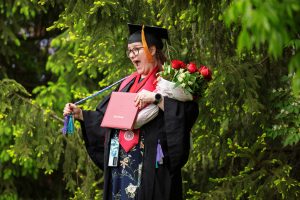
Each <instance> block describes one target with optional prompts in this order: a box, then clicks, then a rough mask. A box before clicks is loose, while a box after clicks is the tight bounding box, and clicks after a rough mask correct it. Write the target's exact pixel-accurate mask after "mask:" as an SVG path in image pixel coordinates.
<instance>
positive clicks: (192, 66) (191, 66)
mask: <svg viewBox="0 0 300 200" xmlns="http://www.w3.org/2000/svg"><path fill="white" fill-rule="evenodd" d="M187 70H188V71H189V72H190V73H191V74H192V73H195V72H196V71H197V70H198V69H197V66H196V64H195V63H192V62H191V63H190V64H188V66H187Z"/></svg>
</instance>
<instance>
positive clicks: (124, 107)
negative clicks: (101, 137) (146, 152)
mask: <svg viewBox="0 0 300 200" xmlns="http://www.w3.org/2000/svg"><path fill="white" fill-rule="evenodd" d="M135 97H136V93H128V92H112V94H111V97H110V100H109V102H108V105H107V109H106V111H105V114H104V118H103V120H102V123H101V126H102V127H107V128H117V129H130V130H131V129H133V125H134V122H135V119H136V116H137V113H138V107H136V106H135V105H134V99H135Z"/></svg>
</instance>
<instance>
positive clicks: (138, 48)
mask: <svg viewBox="0 0 300 200" xmlns="http://www.w3.org/2000/svg"><path fill="white" fill-rule="evenodd" d="M142 48H144V47H134V48H132V49H128V50H127V51H126V55H127V57H129V56H130V54H131V53H133V55H134V56H137V55H139V53H140V49H142Z"/></svg>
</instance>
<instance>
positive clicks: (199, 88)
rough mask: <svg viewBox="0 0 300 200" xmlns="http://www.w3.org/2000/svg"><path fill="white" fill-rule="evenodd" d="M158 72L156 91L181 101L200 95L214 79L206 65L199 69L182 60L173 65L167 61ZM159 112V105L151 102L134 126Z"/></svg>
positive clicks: (193, 64) (142, 111)
mask: <svg viewBox="0 0 300 200" xmlns="http://www.w3.org/2000/svg"><path fill="white" fill-rule="evenodd" d="M158 74H159V75H160V76H159V77H158V80H157V84H156V90H155V92H158V93H160V94H161V95H163V96H167V97H170V98H173V99H176V100H179V101H191V100H193V99H194V98H195V97H200V96H201V95H202V94H203V92H204V90H205V89H206V88H207V84H208V82H209V81H210V80H211V79H212V77H211V71H210V70H209V69H208V68H207V67H206V66H203V65H202V66H200V68H199V69H198V68H197V66H196V64H195V63H189V64H185V63H184V62H182V61H180V60H172V61H171V65H168V64H166V63H165V64H164V66H163V71H161V72H159V73H158ZM158 112H159V108H158V106H157V105H154V104H149V105H148V106H147V107H145V108H143V109H142V110H141V111H140V112H139V114H138V116H137V119H136V122H135V125H134V127H135V128H140V127H141V126H143V125H144V124H146V123H148V122H149V121H151V120H152V119H154V118H155V117H156V116H157V115H158Z"/></svg>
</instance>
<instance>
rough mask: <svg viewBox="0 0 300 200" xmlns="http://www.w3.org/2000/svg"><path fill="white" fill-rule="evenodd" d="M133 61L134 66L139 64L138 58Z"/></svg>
mask: <svg viewBox="0 0 300 200" xmlns="http://www.w3.org/2000/svg"><path fill="white" fill-rule="evenodd" d="M133 63H134V65H135V66H137V67H138V66H139V65H140V63H141V61H139V60H136V61H133Z"/></svg>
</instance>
